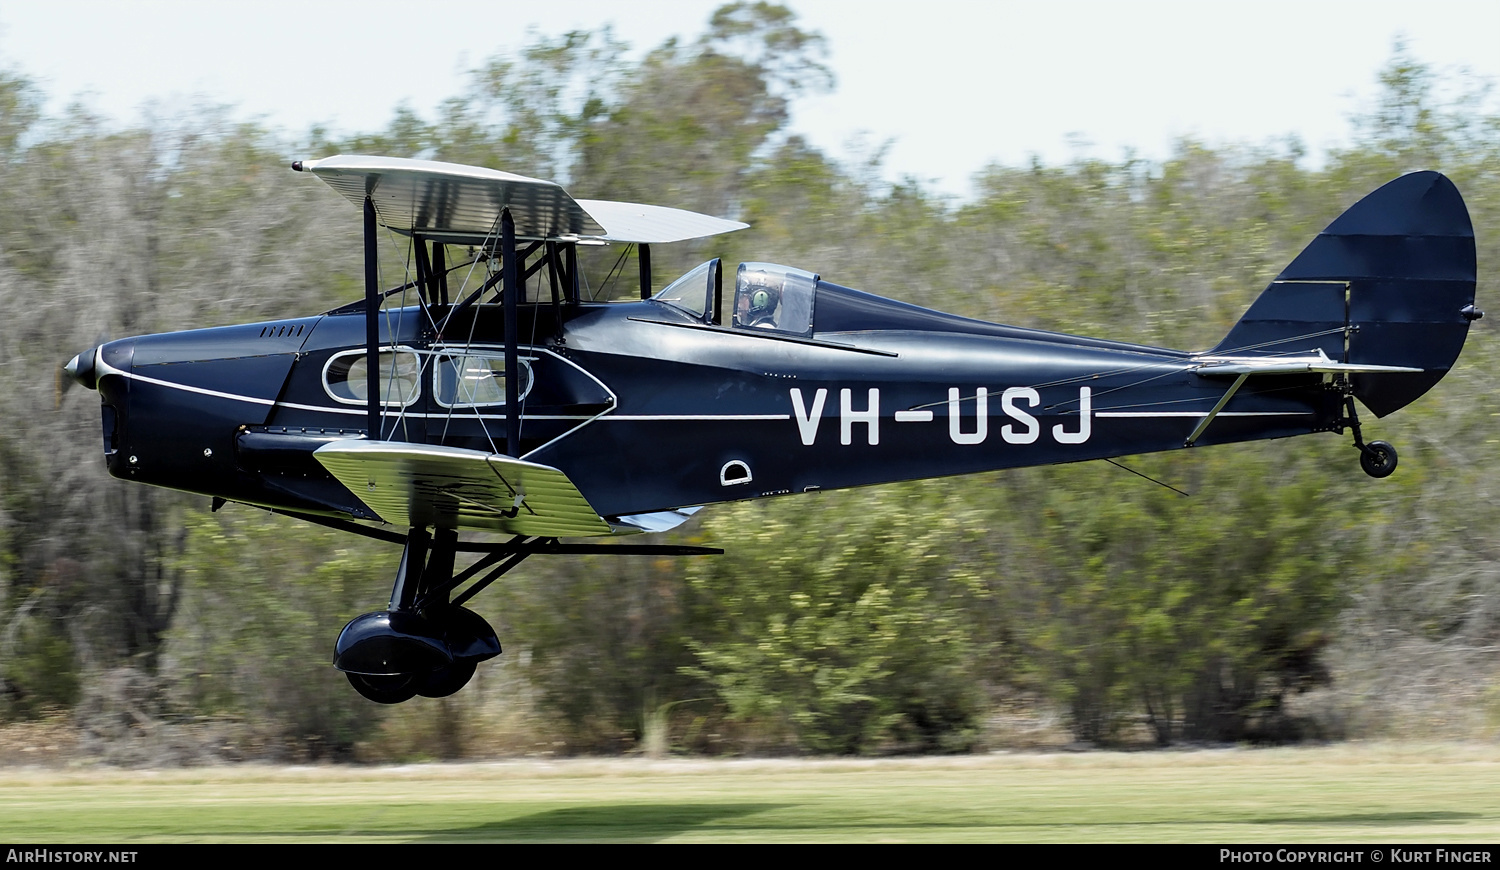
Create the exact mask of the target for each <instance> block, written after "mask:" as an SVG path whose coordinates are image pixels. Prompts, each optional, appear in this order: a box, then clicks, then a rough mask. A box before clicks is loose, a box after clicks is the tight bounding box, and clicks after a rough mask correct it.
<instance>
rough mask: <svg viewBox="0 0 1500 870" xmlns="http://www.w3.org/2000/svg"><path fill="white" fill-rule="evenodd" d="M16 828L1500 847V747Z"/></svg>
mask: <svg viewBox="0 0 1500 870" xmlns="http://www.w3.org/2000/svg"><path fill="white" fill-rule="evenodd" d="M0 832H3V834H0V840H8V841H11V842H17V841H26V842H33V843H44V842H54V843H119V844H130V843H160V842H464V841H481V842H509V841H553V842H557V841H613V842H618V841H639V842H667V841H670V842H793V841H822V842H829V841H841V842H849V841H855V842H932V841H939V842H954V841H982V842H1001V841H1028V842H1072V843H1080V842H1146V843H1166V842H1226V843H1228V842H1236V843H1240V842H1242V843H1254V842H1283V843H1298V844H1304V843H1317V842H1338V843H1351V844H1374V843H1386V842H1408V843H1424V842H1427V843H1440V844H1453V843H1474V842H1488V843H1493V842H1497V841H1500V747H1496V746H1492V745H1488V744H1472V745H1452V744H1447V745H1435V746H1408V745H1395V744H1383V745H1344V746H1335V747H1325V748H1301V749H1266V750H1250V749H1223V750H1196V751H1180V752H1138V753H1115V752H1088V753H1049V754H1004V755H986V756H974V757H951V758H923V759H885V760H867V761H859V760H848V761H791V760H788V761H780V760H739V761H719V760H712V761H704V760H669V761H649V760H645V759H618V760H567V761H514V762H497V763H491V764H453V765H447V764H444V765H414V766H406V767H378V768H377V767H333V766H328V767H265V766H241V767H217V768H197V769H186V770H149V771H141V770H128V771H127V770H112V769H98V768H88V769H75V770H42V769H24V768H8V769H0Z"/></svg>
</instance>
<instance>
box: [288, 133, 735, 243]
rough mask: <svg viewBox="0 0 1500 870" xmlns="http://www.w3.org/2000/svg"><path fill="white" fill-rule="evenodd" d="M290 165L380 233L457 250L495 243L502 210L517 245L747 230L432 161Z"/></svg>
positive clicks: (352, 159) (354, 159) (332, 160)
mask: <svg viewBox="0 0 1500 870" xmlns="http://www.w3.org/2000/svg"><path fill="white" fill-rule="evenodd" d="M293 165H294V166H295V167H297V168H300V169H301V170H303V171H306V172H311V173H313V174H314V175H316V176H318V177H319V178H321V179H323V180H324V181H326V182H328V184H329V186H330V187H332V188H333V189H334V190H336V191H338V192H339V193H341V194H343V195H344V197H345V198H346V199H348V200H349V201H350V202H352V203H354V204H355V205H359V206H361V207H363V204H364V201H365V197H366V196H367V195H368V196H369V197H370V201H371V202H372V203H374V205H375V214H376V218H377V219H378V220H379V221H380V223H381V224H382V225H383V226H387V227H390V228H391V229H393V230H398V231H401V232H406V233H421V234H422V235H425V236H432V237H436V238H440V239H442V240H444V241H449V242H455V243H465V244H469V243H479V242H483V241H484V240H485V239H488V238H493V237H495V236H498V235H499V233H500V212H501V210H502V209H510V214H511V218H512V219H513V220H515V222H516V237H517V238H520V239H551V240H558V241H577V240H578V239H590V238H592V239H599V240H602V241H608V242H640V243H646V244H651V243H665V242H676V241H682V240H684V239H696V238H701V237H703V236H712V235H717V234H718V233H727V232H731V231H733V230H740V229H744V228H745V227H747V226H749V224H743V223H740V222H739V221H729V220H724V219H722V218H716V217H709V216H708V215H703V214H698V213H696V212H690V211H683V210H681V209H675V208H665V207H663V206H656V205H640V204H638V203H629V202H610V201H607V200H575V199H573V197H572V196H570V195H569V194H568V192H567V191H566V190H563V189H562V186H561V185H559V184H557V183H555V182H551V181H544V180H542V179H540V178H528V177H526V176H524V175H516V174H514V173H511V172H501V171H500V170H498V169H485V168H484V167H480V166H464V165H461V164H458V163H441V162H438V161H436V160H410V159H407V158H403V157H365V156H358V155H343V154H340V155H337V156H334V157H326V158H324V159H322V160H307V161H302V162H299V163H296V164H293Z"/></svg>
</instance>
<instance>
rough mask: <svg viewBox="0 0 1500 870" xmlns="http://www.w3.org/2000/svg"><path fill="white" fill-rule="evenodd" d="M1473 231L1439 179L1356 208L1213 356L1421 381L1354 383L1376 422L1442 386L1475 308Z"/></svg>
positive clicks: (1364, 379) (1413, 178)
mask: <svg viewBox="0 0 1500 870" xmlns="http://www.w3.org/2000/svg"><path fill="white" fill-rule="evenodd" d="M1475 271H1476V269H1475V256H1474V225H1473V223H1471V222H1470V220H1469V211H1468V209H1467V208H1465V207H1464V201H1463V197H1461V196H1459V193H1458V188H1456V187H1454V186H1453V182H1451V181H1449V180H1448V179H1447V178H1446V177H1444V176H1443V175H1441V174H1439V173H1436V172H1414V173H1412V174H1410V175H1403V176H1402V177H1400V178H1398V179H1396V180H1395V181H1392V182H1390V183H1389V184H1387V185H1385V186H1384V187H1381V188H1380V189H1379V190H1377V191H1375V192H1374V193H1372V194H1370V195H1369V196H1367V197H1365V198H1364V199H1362V200H1360V201H1359V202H1357V203H1355V204H1354V205H1353V206H1352V207H1350V208H1349V210H1348V211H1346V212H1344V213H1343V214H1342V215H1340V216H1339V217H1338V218H1337V219H1335V220H1334V222H1333V223H1331V224H1329V225H1328V228H1327V229H1325V230H1323V232H1322V233H1319V234H1318V237H1317V238H1316V239H1313V241H1312V244H1310V245H1308V246H1307V248H1306V249H1304V250H1303V251H1302V253H1301V254H1299V255H1298V256H1297V259H1295V260H1293V261H1292V264H1291V265H1290V266H1287V267H1286V268H1285V269H1283V270H1282V272H1281V274H1280V275H1277V276H1276V280H1274V281H1272V282H1271V285H1270V286H1269V287H1267V288H1266V289H1265V291H1264V292H1262V293H1261V295H1260V297H1259V298H1257V299H1256V300H1255V303H1254V304H1253V305H1251V306H1250V310H1249V311H1247V312H1245V316H1244V317H1242V318H1241V319H1240V322H1239V323H1237V324H1235V326H1234V328H1233V329H1231V330H1230V331H1229V335H1228V336H1226V337H1225V338H1224V340H1223V341H1222V342H1220V344H1219V346H1218V347H1216V348H1214V349H1213V350H1212V351H1210V353H1214V354H1234V355H1241V356H1242V355H1257V356H1281V355H1284V354H1295V353H1308V352H1313V351H1317V350H1322V351H1323V352H1324V353H1325V354H1327V356H1328V358H1329V359H1331V360H1335V361H1341V362H1346V363H1353V364H1359V365H1385V366H1409V367H1413V368H1420V369H1422V371H1420V372H1400V373H1396V372H1382V373H1368V374H1357V375H1353V376H1352V377H1351V385H1352V387H1353V389H1354V395H1355V396H1357V397H1358V398H1359V400H1360V401H1361V402H1363V403H1364V405H1365V407H1367V408H1369V409H1370V410H1371V411H1372V412H1373V413H1374V414H1375V416H1377V417H1384V416H1385V415H1387V414H1389V413H1391V412H1393V411H1396V410H1399V409H1400V408H1403V407H1405V406H1406V405H1407V404H1409V403H1410V402H1412V401H1413V400H1414V399H1416V398H1417V397H1418V396H1421V395H1422V394H1423V393H1425V392H1427V391H1428V390H1429V389H1431V388H1432V386H1433V385H1434V384H1436V383H1437V382H1438V381H1440V380H1442V378H1443V375H1445V374H1447V373H1448V370H1449V369H1450V368H1452V366H1453V362H1454V361H1455V360H1457V359H1458V353H1459V351H1460V350H1462V349H1463V346H1464V339H1465V338H1467V337H1468V333H1469V323H1470V322H1471V321H1473V320H1477V319H1478V318H1479V317H1480V316H1482V314H1481V312H1479V311H1478V310H1477V309H1476V308H1474V284H1475Z"/></svg>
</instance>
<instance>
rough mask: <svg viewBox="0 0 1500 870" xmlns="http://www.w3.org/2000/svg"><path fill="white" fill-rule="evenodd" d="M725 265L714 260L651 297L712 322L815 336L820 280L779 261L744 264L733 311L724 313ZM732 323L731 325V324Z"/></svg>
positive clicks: (736, 282)
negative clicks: (815, 302)
mask: <svg viewBox="0 0 1500 870" xmlns="http://www.w3.org/2000/svg"><path fill="white" fill-rule="evenodd" d="M719 281H720V279H719V261H718V260H710V261H709V262H707V263H704V264H703V265H701V266H698V267H697V268H694V269H692V270H691V271H689V272H688V273H687V274H685V275H683V276H682V277H681V278H678V279H677V280H676V281H673V282H672V283H671V284H669V285H667V287H666V288H665V289H663V290H662V291H661V292H659V293H657V294H656V295H655V296H652V297H651V298H652V299H654V300H656V301H657V302H663V303H666V304H668V305H671V306H672V307H674V308H677V309H680V310H682V311H685V312H687V313H689V314H691V315H693V316H694V317H696V318H698V319H701V320H703V321H704V322H706V323H711V324H724V325H727V326H731V327H733V328H735V329H745V330H769V331H772V332H777V333H781V334H784V335H797V336H804V337H805V336H809V335H811V334H812V327H813V297H814V294H815V290H816V288H817V284H818V276H817V275H815V274H813V273H812V272H808V271H805V270H803V269H796V268H793V267H791V266H779V265H776V264H774V263H741V264H740V267H739V269H738V270H737V271H736V273H735V279H734V294H733V296H732V297H731V299H730V300H729V305H730V310H729V312H727V314H728V317H727V318H726V317H725V314H726V313H725V312H721V311H720V310H719V308H720V305H721V304H722V303H721V300H720V296H721V293H720V287H719ZM726 320H727V323H726Z"/></svg>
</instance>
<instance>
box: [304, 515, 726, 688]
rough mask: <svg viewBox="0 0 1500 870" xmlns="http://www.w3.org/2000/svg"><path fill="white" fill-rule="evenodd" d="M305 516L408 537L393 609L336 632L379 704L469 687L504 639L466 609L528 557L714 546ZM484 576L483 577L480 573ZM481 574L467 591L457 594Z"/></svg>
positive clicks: (694, 550) (391, 538) (359, 683)
mask: <svg viewBox="0 0 1500 870" xmlns="http://www.w3.org/2000/svg"><path fill="white" fill-rule="evenodd" d="M301 516H302V518H303V519H306V520H309V521H311V522H315V523H319V524H322V525H327V526H331V527H333V528H338V529H343V530H345V531H351V532H356V533H358V534H362V535H365V536H367V537H372V538H378V539H380V540H384V541H388V542H391V543H398V542H403V541H404V543H405V545H406V549H405V550H403V551H402V553H401V567H400V568H398V569H396V583H395V585H394V586H393V587H392V588H391V602H390V605H389V609H387V610H377V611H375V612H374V613H366V614H363V615H361V616H357V617H355V618H354V620H353V621H351V622H350V623H349V624H348V625H346V626H344V630H343V631H342V632H341V633H340V634H339V639H338V643H336V644H335V645H334V652H333V666H334V667H336V668H338V669H339V670H341V671H343V672H344V675H345V676H347V677H348V678H349V685H351V686H353V687H354V690H355V691H356V692H359V693H360V694H361V695H363V696H365V697H366V698H368V699H370V700H371V701H374V702H375V703H377V704H399V703H401V702H402V701H408V700H411V699H412V698H414V697H417V696H419V695H420V696H422V697H424V698H444V697H447V696H448V695H451V694H453V693H454V692H457V691H458V690H459V689H462V688H463V687H464V686H465V685H466V684H468V682H469V679H470V678H471V677H473V676H474V668H475V666H476V665H478V664H479V663H480V662H482V661H485V660H486V659H492V658H494V657H495V656H498V655H500V640H499V638H497V637H496V636H495V630H494V629H492V628H490V626H489V623H487V622H485V621H484V619H483V617H481V616H480V615H479V614H477V613H475V612H474V611H472V610H469V609H468V608H466V607H464V606H463V604H464V602H466V601H468V600H469V599H470V598H473V597H474V596H475V595H476V594H477V593H478V592H479V591H480V590H481V589H483V588H484V587H486V586H488V585H490V584H491V583H493V582H494V581H495V580H496V579H497V578H499V577H500V576H501V575H502V574H504V573H505V572H507V571H509V570H510V569H512V568H514V567H516V566H517V565H519V564H521V563H522V562H523V561H525V560H526V557H527V556H532V555H536V554H538V553H544V554H548V555H573V554H583V553H610V554H612V555H617V556H623V555H637V556H710V555H717V554H719V553H722V552H724V551H723V550H720V549H717V548H714V547H689V546H679V545H672V544H563V543H559V542H558V540H557V539H556V538H540V537H532V536H527V535H516V536H515V537H513V538H511V539H510V540H509V541H507V542H505V543H501V544H487V543H472V542H471V543H468V544H460V543H459V541H458V532H457V531H454V530H453V529H438V530H437V532H436V533H435V534H429V533H428V531H427V529H425V528H413V529H411V530H410V531H409V532H407V534H406V535H405V536H402V535H399V534H395V533H392V532H387V531H384V530H373V529H369V528H367V527H365V526H360V525H357V524H354V523H348V522H343V521H340V520H329V519H326V518H321V517H311V516H305V515H301ZM460 552H465V553H482V554H484V555H482V556H481V557H480V558H479V559H478V560H477V561H476V562H474V564H472V565H470V566H469V567H467V568H465V569H463V570H462V571H459V572H457V573H455V572H454V570H453V560H454V557H455V555H456V554H457V553H460ZM481 573H483V576H479V575H480V574H481ZM473 577H479V579H477V580H475V581H474V582H473V583H470V584H469V587H468V588H467V589H465V590H464V591H463V592H461V593H459V594H457V595H454V591H455V590H456V589H457V588H458V587H459V586H460V585H462V584H464V583H466V582H468V581H469V580H470V578H473Z"/></svg>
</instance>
